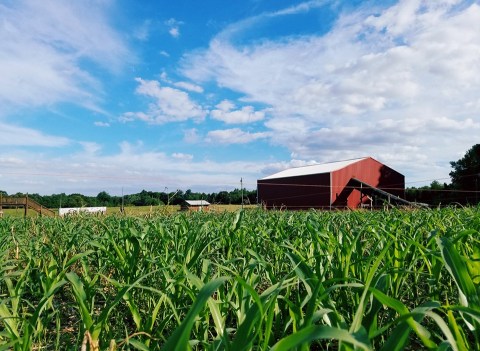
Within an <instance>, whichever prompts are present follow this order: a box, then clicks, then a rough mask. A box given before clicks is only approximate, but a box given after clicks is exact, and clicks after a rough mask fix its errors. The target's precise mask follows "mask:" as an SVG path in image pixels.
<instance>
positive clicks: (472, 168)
mask: <svg viewBox="0 0 480 351" xmlns="http://www.w3.org/2000/svg"><path fill="white" fill-rule="evenodd" d="M450 165H451V166H452V168H453V171H451V172H450V178H451V179H452V186H453V188H454V189H458V190H467V191H468V190H469V191H471V193H465V195H466V196H463V197H462V198H465V201H467V202H473V200H475V201H478V198H479V196H478V193H476V192H477V191H478V190H479V188H480V144H476V145H473V146H472V147H471V148H470V150H468V151H467V153H466V154H465V156H463V158H461V159H460V160H458V161H452V162H450ZM474 192H475V193H474Z"/></svg>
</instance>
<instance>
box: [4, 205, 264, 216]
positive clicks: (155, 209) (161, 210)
mask: <svg viewBox="0 0 480 351" xmlns="http://www.w3.org/2000/svg"><path fill="white" fill-rule="evenodd" d="M255 208H257V206H256V205H244V209H247V210H249V209H255ZM240 209H241V205H217V204H213V205H210V208H209V211H210V212H216V213H218V212H225V211H226V212H235V211H238V210H240ZM52 210H53V211H54V212H55V213H56V214H58V209H52ZM2 211H3V215H4V216H6V217H7V216H8V217H23V216H24V210H23V208H20V207H19V208H4V209H2ZM179 211H180V206H177V205H168V206H167V205H161V206H128V207H125V214H126V215H127V216H144V215H158V214H172V213H176V212H179ZM117 214H121V212H120V207H108V208H107V215H117ZM38 216H39V214H38V212H35V211H34V210H31V209H28V211H27V217H38Z"/></svg>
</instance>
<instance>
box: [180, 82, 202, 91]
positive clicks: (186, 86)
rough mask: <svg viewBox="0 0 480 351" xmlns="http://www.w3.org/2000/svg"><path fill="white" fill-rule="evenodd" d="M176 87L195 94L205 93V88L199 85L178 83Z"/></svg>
mask: <svg viewBox="0 0 480 351" xmlns="http://www.w3.org/2000/svg"><path fill="white" fill-rule="evenodd" d="M174 85H175V86H176V87H178V88H180V89H184V90H188V91H193V92H195V93H203V88H202V87H201V86H199V85H196V84H193V83H189V82H176V83H174Z"/></svg>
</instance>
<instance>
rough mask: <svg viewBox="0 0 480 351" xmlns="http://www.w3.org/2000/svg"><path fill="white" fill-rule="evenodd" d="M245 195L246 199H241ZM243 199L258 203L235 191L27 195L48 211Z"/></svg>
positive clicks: (248, 192) (247, 193)
mask: <svg viewBox="0 0 480 351" xmlns="http://www.w3.org/2000/svg"><path fill="white" fill-rule="evenodd" d="M242 193H243V195H242ZM0 194H1V195H3V196H13V197H25V196H26V195H27V194H24V193H16V194H10V195H9V194H7V192H5V191H0ZM242 196H243V203H244V204H256V203H257V191H256V190H246V189H243V191H242V190H241V189H234V190H232V191H220V192H218V193H215V192H214V193H203V192H202V193H200V192H193V191H191V190H190V189H188V190H187V191H185V192H184V191H182V190H176V191H174V192H168V193H167V192H156V191H147V190H142V191H141V192H139V193H136V194H128V195H123V196H117V195H110V194H109V193H107V192H106V191H101V192H100V193H98V195H96V196H87V195H82V194H77V193H75V194H68V195H67V194H65V193H61V194H53V195H39V194H28V197H29V198H31V199H32V200H35V201H37V202H38V203H40V204H42V205H43V206H45V207H47V208H66V207H85V206H86V207H90V206H93V207H96V206H107V207H121V206H122V205H123V206H160V205H180V204H182V203H183V202H184V201H185V200H206V201H208V202H210V203H211V204H238V205H240V204H242Z"/></svg>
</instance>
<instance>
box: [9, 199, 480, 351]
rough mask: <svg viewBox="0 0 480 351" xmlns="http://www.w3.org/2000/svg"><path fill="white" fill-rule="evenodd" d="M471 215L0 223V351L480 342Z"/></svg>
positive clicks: (479, 288) (478, 253)
mask: <svg viewBox="0 0 480 351" xmlns="http://www.w3.org/2000/svg"><path fill="white" fill-rule="evenodd" d="M479 231H480V208H465V209H453V208H444V209H437V210H411V211H400V210H391V211H368V212H367V211H365V212H362V211H350V212H314V211H310V212H262V211H257V210H252V211H243V212H242V211H240V212H227V211H222V212H219V213H213V212H210V213H206V212H204V213H178V214H174V215H172V214H168V213H160V212H158V213H154V212H153V211H152V214H151V215H148V216H143V215H140V216H129V215H127V216H123V215H122V216H120V215H111V216H104V217H96V216H72V217H68V218H65V219H62V218H47V217H34V218H27V219H23V218H15V217H11V216H7V217H5V218H3V219H0V255H1V257H0V265H1V269H0V272H1V276H0V296H1V299H0V350H65V349H75V350H79V349H81V348H82V347H83V348H84V349H85V350H107V349H108V350H114V349H117V350H119V349H120V350H135V349H136V350H149V349H150V350H182V351H183V350H188V349H193V350H232V351H236V350H277V351H278V350H337V349H339V350H356V349H359V350H373V349H375V350H377V349H378V350H402V349H406V350H418V349H442V350H450V349H451V350H475V349H477V350H478V349H480V332H479V327H480V296H479V295H480V240H479Z"/></svg>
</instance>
